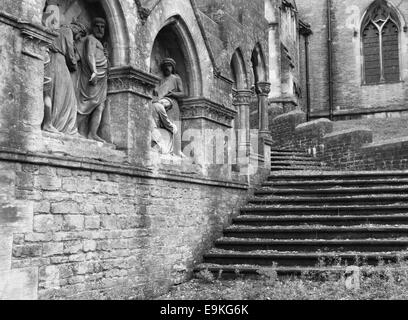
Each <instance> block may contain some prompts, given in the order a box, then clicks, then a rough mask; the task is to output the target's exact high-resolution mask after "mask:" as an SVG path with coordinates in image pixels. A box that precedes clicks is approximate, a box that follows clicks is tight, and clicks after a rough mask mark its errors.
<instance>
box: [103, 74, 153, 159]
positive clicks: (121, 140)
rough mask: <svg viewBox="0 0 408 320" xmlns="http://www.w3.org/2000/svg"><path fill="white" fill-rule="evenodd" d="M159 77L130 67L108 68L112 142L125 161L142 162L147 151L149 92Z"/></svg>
mask: <svg viewBox="0 0 408 320" xmlns="http://www.w3.org/2000/svg"><path fill="white" fill-rule="evenodd" d="M159 81H160V79H159V78H157V77H156V76H153V75H151V74H148V73H146V72H143V71H141V70H137V69H135V68H133V67H130V66H125V67H117V68H112V69H111V70H110V75H109V91H108V101H107V103H108V104H109V105H110V111H111V121H112V122H111V130H112V140H113V143H114V144H115V145H116V147H117V149H119V150H124V151H125V152H126V153H127V155H128V159H129V162H133V163H145V162H146V161H148V159H149V157H150V149H151V128H152V127H151V107H150V104H151V100H152V98H151V97H152V91H153V89H154V88H155V87H156V85H157V83H158V82H159Z"/></svg>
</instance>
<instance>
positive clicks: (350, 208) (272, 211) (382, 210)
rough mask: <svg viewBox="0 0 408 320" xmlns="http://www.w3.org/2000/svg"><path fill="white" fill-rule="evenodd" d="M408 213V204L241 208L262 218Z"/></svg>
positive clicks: (248, 213) (245, 212) (246, 212)
mask: <svg viewBox="0 0 408 320" xmlns="http://www.w3.org/2000/svg"><path fill="white" fill-rule="evenodd" d="M406 213H408V204H404V205H402V204H399V205H384V204H380V205H325V206H310V205H309V206H303V205H300V206H299V205H297V206H294V205H280V206H254V205H252V206H246V207H243V208H241V214H244V215H257V216H258V215H262V216H287V215H293V216H322V215H323V216H327V215H330V216H339V215H343V216H352V215H358V216H360V215H395V214H406Z"/></svg>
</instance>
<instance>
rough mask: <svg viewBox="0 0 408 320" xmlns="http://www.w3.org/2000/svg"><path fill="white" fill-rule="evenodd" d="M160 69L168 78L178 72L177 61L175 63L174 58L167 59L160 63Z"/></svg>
mask: <svg viewBox="0 0 408 320" xmlns="http://www.w3.org/2000/svg"><path fill="white" fill-rule="evenodd" d="M160 68H161V70H162V72H163V74H164V75H165V76H166V77H168V76H169V75H171V74H174V73H175V72H176V61H174V60H173V59H172V58H165V59H163V60H162V62H161V63H160Z"/></svg>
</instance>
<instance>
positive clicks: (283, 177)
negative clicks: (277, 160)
mask: <svg viewBox="0 0 408 320" xmlns="http://www.w3.org/2000/svg"><path fill="white" fill-rule="evenodd" d="M361 179H366V180H369V179H395V180H399V179H408V171H350V172H345V171H330V172H323V173H320V172H297V173H276V174H271V175H270V176H269V178H268V181H276V180H278V181H327V180H339V181H344V180H361Z"/></svg>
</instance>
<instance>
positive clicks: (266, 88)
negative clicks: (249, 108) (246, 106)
mask: <svg viewBox="0 0 408 320" xmlns="http://www.w3.org/2000/svg"><path fill="white" fill-rule="evenodd" d="M257 88H258V92H259V93H258V94H259V95H260V96H268V95H269V93H270V92H271V84H270V83H269V82H258V84H257Z"/></svg>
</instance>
